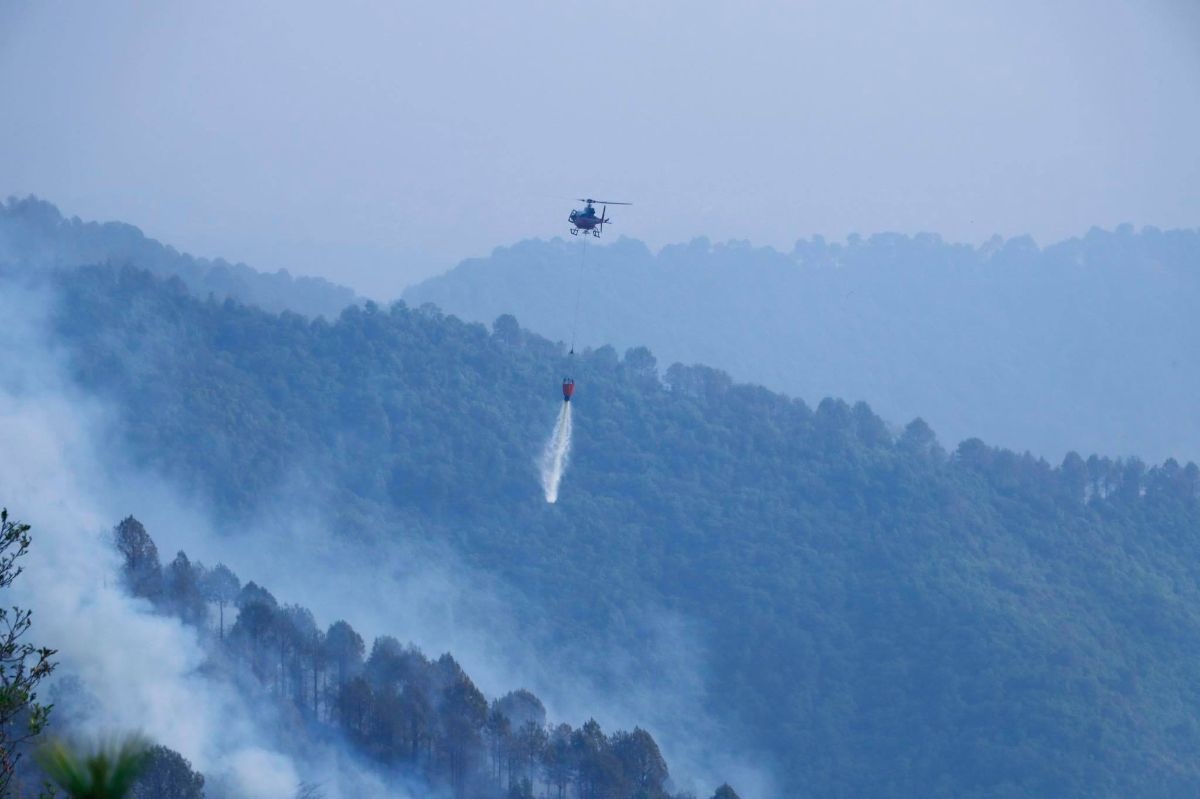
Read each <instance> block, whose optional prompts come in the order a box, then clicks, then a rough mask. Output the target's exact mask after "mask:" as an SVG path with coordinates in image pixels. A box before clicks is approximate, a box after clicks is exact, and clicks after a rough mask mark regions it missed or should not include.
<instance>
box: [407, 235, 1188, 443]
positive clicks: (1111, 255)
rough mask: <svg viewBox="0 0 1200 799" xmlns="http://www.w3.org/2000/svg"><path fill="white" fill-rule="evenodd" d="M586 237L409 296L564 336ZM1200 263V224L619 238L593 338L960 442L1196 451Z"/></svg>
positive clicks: (593, 265)
mask: <svg viewBox="0 0 1200 799" xmlns="http://www.w3.org/2000/svg"><path fill="white" fill-rule="evenodd" d="M579 247H580V243H579V242H578V241H566V242H564V241H561V240H555V241H525V242H521V243H519V244H516V245H514V246H511V247H499V248H497V249H496V250H495V251H494V252H492V253H491V254H490V255H488V256H487V257H485V258H476V259H470V260H467V261H464V262H463V263H462V264H460V265H459V266H457V267H456V268H454V269H453V270H451V271H450V272H448V273H447V274H444V275H440V276H438V277H434V278H431V279H429V280H427V281H425V282H424V283H421V284H419V285H417V286H413V287H411V288H409V289H408V290H406V291H405V294H404V299H405V300H406V301H408V302H409V303H411V304H412V305H413V306H414V307H415V306H417V305H420V304H423V303H426V302H432V303H435V304H437V305H438V306H439V307H441V308H442V309H444V310H445V311H446V312H447V313H453V314H457V315H458V316H459V317H461V318H462V319H464V320H467V321H474V322H484V323H486V322H490V321H491V320H493V319H496V317H497V316H498V315H500V314H507V315H508V317H507V318H508V319H513V316H512V315H514V314H515V317H516V318H517V319H520V320H521V322H522V323H523V324H524V325H525V326H527V327H528V328H530V329H532V330H537V331H539V332H542V333H544V334H550V335H553V336H556V337H566V336H567V335H568V333H569V332H570V330H569V329H568V324H569V321H570V319H569V317H568V314H567V313H565V312H564V308H563V302H564V299H566V298H573V297H574V296H575V292H576V285H577V282H578V281H579V270H580V262H579V258H580V253H579ZM1197 262H1200V231H1197V230H1169V231H1161V230H1157V229H1154V228H1144V229H1142V230H1141V231H1134V230H1133V229H1132V228H1130V227H1128V226H1122V227H1120V228H1118V229H1116V230H1114V231H1104V230H1098V229H1093V230H1091V231H1089V232H1088V233H1087V234H1086V235H1085V236H1082V237H1079V238H1073V239H1069V240H1067V241H1063V242H1060V243H1057V244H1054V245H1051V246H1047V247H1038V246H1036V245H1035V244H1034V243H1033V241H1032V240H1031V239H1029V237H1027V236H1022V237H1017V238H1013V239H1009V240H1007V241H1005V240H1001V239H999V238H998V237H997V238H994V239H992V240H991V241H988V242H987V243H985V244H983V245H981V246H971V245H966V244H957V243H952V242H947V241H943V240H942V239H940V238H939V237H938V236H936V235H931V234H918V235H915V236H904V235H899V234H894V233H882V234H878V235H874V236H868V237H863V238H856V239H852V240H850V241H848V242H833V241H829V242H827V241H825V240H824V239H822V238H820V237H814V238H812V239H808V240H801V241H798V242H796V245H795V247H794V248H793V249H792V250H791V251H790V252H788V251H780V250H774V249H772V248H769V247H750V246H749V245H747V244H745V243H744V242H727V243H724V244H716V243H710V242H708V241H707V240H704V239H699V240H696V241H693V242H691V243H690V244H687V245H674V246H667V247H664V248H662V249H661V250H659V251H658V252H651V251H650V250H649V249H647V248H646V247H645V245H643V244H642V243H641V242H638V241H633V240H630V239H620V238H618V239H616V240H615V241H612V242H611V243H608V244H605V245H604V246H599V247H597V246H593V247H591V248H590V249H589V251H588V256H587V269H586V273H585V274H586V276H585V278H584V286H585V292H584V295H583V302H582V303H580V310H579V321H578V331H579V337H580V338H579V342H580V343H581V344H586V345H597V344H605V343H607V344H612V345H613V346H615V347H617V348H618V349H620V350H624V349H625V348H626V347H637V346H638V345H649V346H650V347H651V348H652V349H653V350H654V353H655V354H656V355H657V356H658V357H659V359H660V360H663V361H664V365H668V364H669V363H670V362H671V361H682V362H683V363H696V362H700V363H705V364H708V365H709V366H716V367H719V368H722V369H727V370H729V371H730V372H732V374H733V375H734V377H735V378H737V379H739V380H747V381H751V382H761V383H763V384H765V385H767V386H770V387H771V388H774V389H777V390H780V391H784V392H787V393H788V394H791V395H793V396H798V397H803V398H805V399H807V400H809V401H811V402H816V401H818V400H819V399H820V398H822V397H824V396H827V395H830V394H834V395H836V396H843V397H855V398H867V399H869V400H870V401H871V404H872V405H873V406H874V407H875V409H876V410H877V411H879V412H880V413H881V414H882V415H883V416H884V417H885V418H888V419H891V420H893V421H897V422H900V421H904V420H906V419H911V418H912V417H914V416H917V415H920V416H922V417H924V418H925V419H926V420H928V421H929V422H930V423H931V424H932V425H933V426H934V427H935V428H936V429H937V430H938V431H939V433H941V434H942V435H943V436H946V437H949V438H951V439H952V440H955V441H956V440H958V439H959V438H964V437H967V436H971V435H976V436H981V437H983V438H985V439H986V440H988V441H991V442H994V443H1002V444H1005V445H1007V446H1011V447H1017V448H1019V449H1025V448H1029V449H1031V450H1033V451H1034V452H1035V453H1039V454H1042V455H1045V456H1047V457H1052V458H1054V459H1057V458H1058V457H1061V455H1062V454H1063V453H1065V452H1067V451H1069V450H1072V449H1074V450H1085V449H1087V450H1093V449H1101V450H1104V451H1108V452H1122V453H1127V452H1138V453H1140V454H1142V455H1143V456H1144V457H1146V456H1149V457H1153V458H1156V459H1162V458H1166V457H1168V456H1175V457H1177V458H1180V457H1189V458H1200V414H1196V413H1194V412H1193V408H1194V406H1195V399H1194V398H1195V397H1196V396H1200V369H1197V368H1195V366H1194V365H1195V364H1197V363H1200V344H1198V342H1200V314H1196V313H1195V309H1196V308H1197V307H1200V270H1198V269H1197V268H1196V264H1197ZM514 326H515V324H514V323H506V325H505V328H504V329H505V330H506V331H511V330H512V329H513V328H514ZM506 335H507V336H508V337H510V338H511V332H509V333H506Z"/></svg>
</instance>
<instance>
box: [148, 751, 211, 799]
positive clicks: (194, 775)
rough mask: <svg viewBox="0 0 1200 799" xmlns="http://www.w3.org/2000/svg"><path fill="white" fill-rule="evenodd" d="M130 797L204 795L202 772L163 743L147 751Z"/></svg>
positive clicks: (187, 797) (184, 798)
mask: <svg viewBox="0 0 1200 799" xmlns="http://www.w3.org/2000/svg"><path fill="white" fill-rule="evenodd" d="M129 796H130V799H204V776H203V775H202V774H199V773H198V772H195V771H192V764H191V763H189V762H188V761H187V759H186V758H184V756H183V755H181V754H179V753H178V752H176V751H174V750H172V749H168V748H167V747H165V746H152V747H150V749H149V750H147V752H146V761H145V764H144V767H143V768H142V772H141V775H140V776H139V777H138V778H137V782H135V783H134V784H133V790H132V791H130V793H129Z"/></svg>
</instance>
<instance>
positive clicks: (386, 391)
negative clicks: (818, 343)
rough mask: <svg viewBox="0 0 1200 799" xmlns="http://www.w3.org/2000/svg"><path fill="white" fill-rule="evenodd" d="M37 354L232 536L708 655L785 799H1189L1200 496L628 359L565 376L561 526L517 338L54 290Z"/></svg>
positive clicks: (541, 349)
mask: <svg viewBox="0 0 1200 799" xmlns="http://www.w3.org/2000/svg"><path fill="white" fill-rule="evenodd" d="M44 277H45V280H47V281H49V283H51V284H52V286H53V291H54V294H55V297H56V300H55V310H54V312H53V314H52V324H53V328H54V333H53V336H54V339H55V341H56V343H58V344H59V345H61V346H62V347H63V348H64V349H65V351H66V353H67V354H68V359H69V362H70V364H71V368H72V371H73V374H74V376H75V378H76V379H77V381H78V382H79V384H80V385H81V386H84V387H86V388H87V389H88V390H90V391H93V392H95V393H97V394H98V395H99V396H101V397H104V398H106V399H108V400H110V401H111V402H113V403H114V405H115V407H117V408H118V409H119V411H120V434H121V436H122V440H123V443H124V445H125V446H126V447H127V448H128V451H129V452H130V453H131V455H132V457H133V458H134V459H135V460H136V461H137V462H138V463H139V464H141V465H143V466H146V467H151V468H153V469H156V470H159V471H161V472H163V473H164V474H166V475H168V476H170V477H171V478H173V479H174V480H176V481H177V482H178V483H179V484H180V485H184V486H187V487H189V488H190V489H191V490H193V491H195V492H197V493H198V494H199V495H201V496H203V497H205V498H207V499H208V500H210V501H211V502H212V503H213V506H214V508H215V510H216V512H217V513H219V514H221V515H222V516H223V517H224V518H226V519H229V520H236V519H238V518H246V517H249V516H251V515H252V514H253V513H254V512H255V510H256V508H257V504H258V503H260V502H262V501H265V499H266V498H268V497H271V496H273V494H274V492H277V491H279V490H281V489H282V488H283V487H292V488H295V486H296V485H297V482H299V483H300V484H302V485H303V482H304V480H305V476H306V475H307V476H308V477H309V479H311V480H313V481H314V482H313V484H312V485H311V486H305V488H307V489H309V490H311V491H313V492H315V494H316V495H317V496H319V497H320V501H321V502H322V504H323V505H324V506H325V507H326V508H328V509H329V510H330V512H331V513H332V514H333V515H334V516H335V518H336V524H337V529H339V530H340V531H341V532H340V534H341V535H344V536H346V537H348V538H354V539H359V540H365V541H371V542H373V544H374V545H377V546H387V543H388V539H389V536H412V537H428V538H436V539H438V540H442V541H444V542H446V543H448V544H449V545H450V546H453V547H454V548H455V549H456V550H457V551H458V552H459V553H461V555H462V557H463V558H465V559H466V560H467V561H468V562H469V563H470V564H472V565H474V566H479V567H481V568H484V569H486V570H487V571H488V572H489V573H493V574H498V575H500V576H501V577H502V578H503V579H505V580H506V581H508V582H509V583H510V584H511V585H513V586H515V587H517V588H518V589H519V590H520V591H521V592H523V593H524V594H525V595H526V596H528V597H529V599H530V603H529V606H528V608H524V609H519V612H532V611H531V610H530V608H536V609H537V613H538V614H539V615H540V616H541V619H540V621H542V622H544V623H547V624H549V625H551V627H552V629H553V630H555V631H556V634H557V635H558V636H559V638H560V640H561V641H563V642H570V641H571V640H572V639H573V638H575V637H578V636H580V635H593V634H597V633H599V632H601V631H603V632H604V633H606V634H611V635H613V636H616V637H617V638H622V637H624V640H625V641H626V642H627V643H629V645H630V647H631V649H632V650H634V651H636V647H637V644H638V636H639V634H640V633H639V629H640V628H639V626H638V622H639V620H640V618H641V617H642V616H643V615H644V614H645V613H646V612H647V611H646V609H647V608H654V607H661V608H665V609H667V610H669V611H671V612H674V613H678V614H680V615H682V616H684V617H686V618H687V619H689V620H692V621H693V622H694V623H695V626H696V627H697V628H698V629H700V630H702V631H703V649H702V651H701V652H700V653H699V656H700V657H701V658H702V660H703V667H704V668H703V673H704V675H705V677H706V683H705V686H706V697H705V700H704V702H703V704H702V705H700V706H697V707H695V708H694V713H695V714H696V716H697V717H700V716H701V715H704V716H711V717H713V718H716V719H718V720H720V722H721V724H722V729H724V730H726V732H727V734H728V735H729V740H730V744H731V746H743V745H745V746H751V747H754V748H756V749H758V750H762V751H766V752H768V753H769V754H770V755H771V758H772V765H773V766H774V768H775V769H776V771H777V772H778V776H779V779H780V783H781V784H780V793H781V795H786V796H806V795H811V796H852V795H855V796H857V795H872V796H955V797H962V796H979V797H983V796H988V797H991V796H1017V795H1064V796H1084V795H1087V796H1126V795H1133V794H1136V795H1142V796H1177V795H1180V794H1187V793H1194V792H1195V791H1196V790H1197V789H1200V765H1198V764H1197V763H1196V762H1195V761H1194V759H1193V758H1192V757H1191V752H1193V751H1194V750H1195V747H1196V746H1197V745H1198V744H1200V728H1198V727H1197V725H1196V724H1195V722H1194V719H1195V718H1196V717H1197V713H1198V712H1200V692H1197V690H1196V687H1195V686H1196V685H1197V684H1200V683H1198V682H1197V680H1196V679H1195V677H1196V676H1197V674H1196V670H1197V665H1196V664H1197V663H1200V592H1198V590H1197V584H1196V578H1195V567H1194V564H1195V563H1196V562H1197V560H1198V556H1200V546H1198V544H1200V541H1198V538H1197V536H1198V533H1200V496H1198V495H1200V470H1198V469H1197V467H1196V466H1195V465H1193V464H1187V465H1180V464H1178V463H1176V462H1174V461H1166V462H1164V463H1162V464H1159V465H1154V466H1147V465H1146V464H1144V463H1142V462H1141V461H1139V460H1137V459H1132V458H1126V459H1120V460H1112V459H1109V458H1106V457H1102V456H1091V455H1087V454H1085V456H1082V457H1081V456H1077V455H1073V454H1072V455H1069V456H1068V457H1067V458H1066V459H1065V460H1063V461H1062V463H1061V464H1060V465H1058V466H1052V465H1050V464H1048V463H1047V462H1045V461H1043V460H1041V459H1038V458H1035V457H1032V456H1030V455H1021V454H1017V453H1013V452H1010V451H1006V450H1001V449H995V448H992V447H989V446H987V445H986V444H985V443H983V442H981V441H979V440H977V439H970V440H967V441H965V442H963V443H962V444H961V445H959V446H958V447H956V448H954V449H953V451H952V452H950V453H947V452H945V451H944V450H943V449H942V447H941V446H940V445H939V444H938V442H937V441H936V439H935V437H934V435H933V431H931V430H930V429H929V427H928V426H927V425H925V424H924V423H923V422H921V421H919V420H916V421H913V422H911V423H909V424H908V425H907V426H905V427H904V428H903V429H902V430H894V429H892V428H890V427H889V426H888V425H887V424H886V423H885V422H884V421H883V420H881V419H880V418H879V417H877V416H876V415H875V414H874V413H873V412H872V411H871V410H870V408H869V407H867V406H866V405H865V404H863V403H857V404H853V405H851V404H847V403H845V402H843V401H841V400H836V399H826V400H823V401H821V402H820V403H819V404H818V405H817V407H816V408H811V407H810V406H808V405H807V404H806V403H804V402H802V401H799V400H795V399H790V398H787V397H785V396H782V395H779V394H775V393H772V392H770V391H767V390H765V389H762V388H758V387H754V386H745V385H737V384H734V383H733V382H732V381H731V380H730V379H729V377H728V376H726V375H725V374H723V373H721V372H719V371H716V370H713V369H709V368H705V367H699V366H692V367H688V366H681V365H673V366H671V367H669V368H667V369H666V370H665V372H663V373H662V375H661V376H660V372H659V370H658V367H657V364H656V362H655V360H654V357H653V356H652V355H651V353H650V352H649V351H647V350H645V349H640V348H635V349H632V350H630V351H628V352H626V353H625V354H624V355H623V356H620V355H618V353H617V352H616V351H614V350H613V349H611V348H607V347H603V348H600V349H596V350H589V351H587V352H585V353H582V354H581V355H579V356H578V357H577V358H576V359H575V362H574V374H575V377H576V379H577V381H578V386H579V389H578V392H577V394H576V400H575V401H576V402H577V406H576V414H577V416H576V423H577V426H578V427H577V442H576V444H577V447H576V450H575V454H574V457H573V463H572V466H571V471H570V472H569V473H568V475H567V479H566V483H565V485H564V488H563V493H562V496H561V498H560V501H559V504H558V505H556V506H547V505H546V504H545V503H544V501H543V500H542V498H541V495H540V492H539V490H538V486H537V481H536V476H535V473H534V466H533V460H534V457H535V454H536V451H537V449H538V448H539V446H540V444H541V441H542V439H543V437H544V435H545V434H546V432H547V431H548V427H549V424H550V421H551V420H552V418H553V414H554V413H555V409H556V407H557V405H558V404H559V402H560V401H561V400H560V398H559V395H558V391H557V381H558V379H559V378H560V377H561V374H562V371H563V368H564V352H563V349H562V347H561V345H556V344H553V343H551V342H548V341H546V340H544V339H542V338H540V337H538V336H536V335H534V334H532V333H530V332H528V331H526V330H523V329H521V328H520V327H519V326H518V325H517V323H516V321H515V320H514V319H512V318H511V317H502V318H500V319H497V320H496V323H495V324H494V325H493V326H492V328H491V329H489V328H486V327H484V326H482V325H479V324H468V323H464V322H462V321H460V320H458V319H456V318H453V317H448V316H444V315H442V314H441V313H440V312H438V311H437V310H436V309H434V308H418V309H411V308H408V307H406V306H405V305H403V304H396V305H394V306H392V307H390V308H381V307H377V306H375V305H371V304H368V305H366V306H365V307H361V308H360V307H352V308H349V309H347V310H346V311H345V312H343V314H342V315H341V316H340V317H338V318H337V319H336V320H332V321H328V320H324V319H317V320H309V319H306V318H303V317H300V316H297V315H294V314H288V313H284V314H282V315H273V314H270V313H267V312H264V311H261V310H258V309H255V308H252V307H247V306H243V305H241V304H238V303H236V302H233V301H224V302H220V301H217V300H215V299H207V300H205V299H197V298H195V297H194V296H192V295H191V294H190V293H189V292H188V291H187V290H186V288H185V286H184V285H183V284H181V283H178V282H172V281H170V280H167V281H164V280H161V279H159V278H155V277H153V276H151V275H148V274H146V273H144V272H140V271H137V270H133V269H118V268H114V267H101V268H89V269H82V270H63V271H59V272H56V273H53V274H49V275H45V276H44Z"/></svg>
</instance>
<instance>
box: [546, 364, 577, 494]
mask: <svg viewBox="0 0 1200 799" xmlns="http://www.w3.org/2000/svg"><path fill="white" fill-rule="evenodd" d="M568 386H569V387H570V388H569V389H568ZM574 388H575V384H574V382H570V383H568V382H565V381H564V382H563V404H562V409H561V410H560V411H559V412H558V420H557V421H556V422H555V423H554V432H553V433H551V434H550V439H549V440H548V441H547V442H546V446H545V448H544V449H543V450H542V457H541V460H540V462H539V466H540V467H541V473H542V491H543V492H544V493H545V495H546V501H547V502H549V503H550V504H551V505H553V504H554V503H555V502H558V486H559V484H560V483H562V479H563V474H564V473H566V471H567V463H568V462H569V461H570V459H571V392H572V391H573V390H574Z"/></svg>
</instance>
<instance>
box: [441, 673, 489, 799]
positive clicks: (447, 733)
mask: <svg viewBox="0 0 1200 799" xmlns="http://www.w3.org/2000/svg"><path fill="white" fill-rule="evenodd" d="M440 711H441V712H440V719H439V720H440V722H441V723H440V732H441V740H442V749H443V751H444V752H446V754H447V755H448V758H449V766H450V781H451V784H452V785H453V786H454V789H455V793H456V794H457V795H458V796H462V795H463V789H464V783H465V778H466V773H467V767H468V765H469V762H470V758H471V755H472V753H473V752H475V751H477V750H478V749H479V744H480V733H481V731H482V730H483V725H484V724H485V723H486V722H487V716H488V703H487V699H485V698H484V696H483V694H482V693H481V692H480V690H479V689H478V688H476V687H475V684H474V683H473V682H471V680H470V678H469V677H467V676H466V675H465V674H464V675H462V676H461V677H460V678H459V679H457V680H455V681H454V683H453V684H451V685H450V686H449V687H447V688H446V689H445V690H444V691H443V692H442V705H441V708H440Z"/></svg>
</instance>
